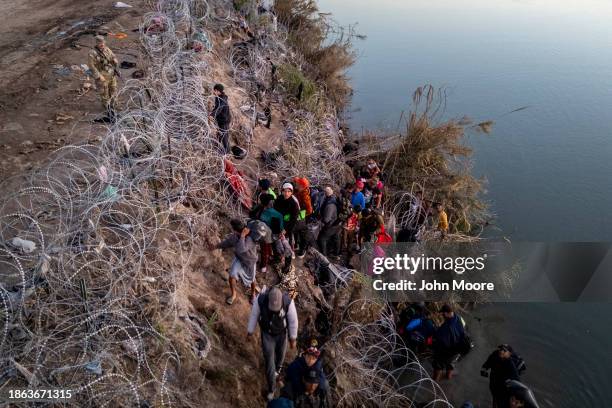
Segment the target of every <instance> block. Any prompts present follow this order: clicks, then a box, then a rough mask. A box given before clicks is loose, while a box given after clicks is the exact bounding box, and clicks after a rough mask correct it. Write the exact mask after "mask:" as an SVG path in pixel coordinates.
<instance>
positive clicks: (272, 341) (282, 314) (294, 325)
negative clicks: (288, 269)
mask: <svg viewBox="0 0 612 408" xmlns="http://www.w3.org/2000/svg"><path fill="white" fill-rule="evenodd" d="M257 323H259V329H260V332H261V348H262V351H263V356H264V362H265V366H266V380H267V383H268V390H267V391H268V394H267V399H268V401H270V400H272V399H274V392H275V391H276V377H277V376H278V375H279V373H280V369H281V367H282V365H283V361H284V359H285V352H286V351H287V337H289V347H291V348H292V349H295V347H296V341H297V334H298V316H297V311H296V309H295V303H294V302H293V300H292V299H291V298H290V297H289V295H287V294H286V293H283V292H282V291H281V290H280V289H279V288H277V287H272V288H270V289H269V290H266V291H264V292H262V293H260V294H259V296H258V297H257V299H256V300H255V301H254V302H253V307H252V308H251V316H250V317H249V324H248V327H247V340H250V339H251V338H252V336H253V332H254V331H255V326H256V325H257Z"/></svg>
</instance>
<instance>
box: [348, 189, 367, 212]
mask: <svg viewBox="0 0 612 408" xmlns="http://www.w3.org/2000/svg"><path fill="white" fill-rule="evenodd" d="M357 204H359V205H360V206H361V209H362V210H363V209H364V208H365V204H366V203H365V197H364V196H363V193H362V192H361V191H353V192H352V193H351V205H352V206H353V207H355V206H356V205H357Z"/></svg>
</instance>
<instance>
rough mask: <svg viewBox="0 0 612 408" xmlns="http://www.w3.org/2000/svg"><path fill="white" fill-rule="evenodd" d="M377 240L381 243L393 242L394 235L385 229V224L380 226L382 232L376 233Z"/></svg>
mask: <svg viewBox="0 0 612 408" xmlns="http://www.w3.org/2000/svg"><path fill="white" fill-rule="evenodd" d="M376 242H377V243H379V244H386V243H389V242H393V237H392V236H391V235H389V234H387V232H386V231H385V226H384V225H383V226H381V227H380V232H379V233H378V235H376Z"/></svg>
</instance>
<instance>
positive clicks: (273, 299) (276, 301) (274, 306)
mask: <svg viewBox="0 0 612 408" xmlns="http://www.w3.org/2000/svg"><path fill="white" fill-rule="evenodd" d="M282 306H283V293H282V292H281V291H280V289H279V288H276V287H274V288H272V289H270V291H269V292H268V309H270V311H271V312H280V310H281V307H282Z"/></svg>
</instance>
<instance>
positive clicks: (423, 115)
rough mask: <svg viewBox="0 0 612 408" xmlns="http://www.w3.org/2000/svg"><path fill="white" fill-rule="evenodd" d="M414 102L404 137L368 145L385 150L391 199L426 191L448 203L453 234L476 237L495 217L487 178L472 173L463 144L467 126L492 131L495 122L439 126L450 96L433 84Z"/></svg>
mask: <svg viewBox="0 0 612 408" xmlns="http://www.w3.org/2000/svg"><path fill="white" fill-rule="evenodd" d="M413 102H414V110H413V111H412V113H411V114H410V116H409V117H408V119H407V121H406V130H405V133H403V134H400V135H399V136H398V135H395V136H389V137H387V138H380V137H378V138H376V139H374V138H370V139H369V140H367V141H366V142H367V144H369V147H370V148H371V147H374V148H375V149H376V151H379V152H381V153H380V154H378V157H377V158H378V159H379V162H380V163H383V171H384V172H385V173H386V174H387V177H388V178H387V187H388V189H389V190H390V192H391V193H392V194H391V196H393V193H396V194H399V193H403V192H405V191H409V192H412V193H415V192H416V191H423V192H424V198H425V199H426V200H431V201H433V202H442V203H443V205H444V206H445V208H446V211H447V213H448V216H449V223H450V227H451V232H459V233H474V232H475V231H474V230H476V229H477V228H478V227H480V226H482V225H483V224H485V223H486V222H487V221H488V220H489V218H490V217H489V214H488V212H487V206H486V204H485V203H484V202H483V201H482V199H481V193H482V191H483V180H478V179H476V178H474V177H473V176H472V175H471V162H470V157H471V154H472V150H471V148H469V147H468V146H466V145H465V144H464V135H465V131H466V128H468V127H471V128H474V127H477V128H479V129H481V130H482V131H484V132H489V131H490V129H491V126H492V122H483V123H479V124H477V125H476V126H471V122H470V121H469V120H468V119H467V118H462V119H460V120H455V119H451V120H448V121H445V122H442V123H437V120H438V117H439V116H440V113H441V112H442V111H443V108H444V104H445V97H444V94H443V93H442V92H440V91H436V90H435V89H434V88H433V87H432V86H429V85H428V86H425V87H420V88H418V89H417V90H416V91H415V93H414V96H413ZM374 144H378V146H372V145H374ZM382 152H384V153H382Z"/></svg>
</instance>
